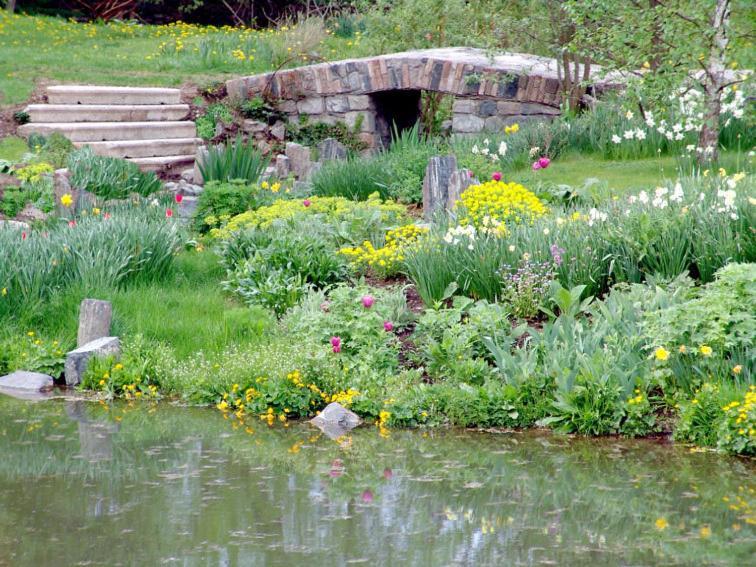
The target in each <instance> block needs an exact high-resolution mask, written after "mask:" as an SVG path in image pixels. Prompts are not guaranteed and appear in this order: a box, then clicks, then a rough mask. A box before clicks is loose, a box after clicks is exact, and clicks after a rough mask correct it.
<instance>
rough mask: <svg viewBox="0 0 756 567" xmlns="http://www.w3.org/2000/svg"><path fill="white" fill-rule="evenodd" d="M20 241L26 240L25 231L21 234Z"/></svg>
mask: <svg viewBox="0 0 756 567" xmlns="http://www.w3.org/2000/svg"><path fill="white" fill-rule="evenodd" d="M21 240H26V231H24V232H22V233H21Z"/></svg>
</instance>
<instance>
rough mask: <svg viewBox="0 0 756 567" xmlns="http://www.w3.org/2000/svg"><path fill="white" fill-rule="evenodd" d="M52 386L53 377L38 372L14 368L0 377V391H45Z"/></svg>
mask: <svg viewBox="0 0 756 567" xmlns="http://www.w3.org/2000/svg"><path fill="white" fill-rule="evenodd" d="M52 387H53V377H52V376H48V375H47V374H42V373H40V372H29V371H27V370H16V371H15V372H11V373H10V374H8V375H6V376H2V377H0V391H3V390H22V391H25V392H45V391H47V390H51V389H52Z"/></svg>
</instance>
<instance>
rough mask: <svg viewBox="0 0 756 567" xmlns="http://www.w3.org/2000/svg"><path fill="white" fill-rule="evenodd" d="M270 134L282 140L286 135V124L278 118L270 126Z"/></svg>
mask: <svg viewBox="0 0 756 567" xmlns="http://www.w3.org/2000/svg"><path fill="white" fill-rule="evenodd" d="M270 135H271V136H273V137H274V138H275V139H276V140H283V139H284V138H285V137H286V124H284V123H283V121H281V120H279V121H277V122H276V123H275V124H273V126H271V127H270Z"/></svg>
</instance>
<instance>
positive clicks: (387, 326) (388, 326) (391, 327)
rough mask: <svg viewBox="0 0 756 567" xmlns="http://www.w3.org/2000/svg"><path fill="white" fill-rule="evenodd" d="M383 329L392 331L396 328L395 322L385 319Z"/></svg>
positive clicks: (388, 331)
mask: <svg viewBox="0 0 756 567" xmlns="http://www.w3.org/2000/svg"><path fill="white" fill-rule="evenodd" d="M383 330H384V331H386V332H387V333H390V332H391V331H393V330H394V324H393V323H392V322H391V321H384V322H383Z"/></svg>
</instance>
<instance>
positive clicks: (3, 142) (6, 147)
mask: <svg viewBox="0 0 756 567" xmlns="http://www.w3.org/2000/svg"><path fill="white" fill-rule="evenodd" d="M28 151H29V146H27V144H26V140H24V139H23V138H17V137H16V136H8V137H7V138H0V160H6V161H10V162H17V161H20V160H21V156H23V155H24V154H25V153H26V152H28Z"/></svg>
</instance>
